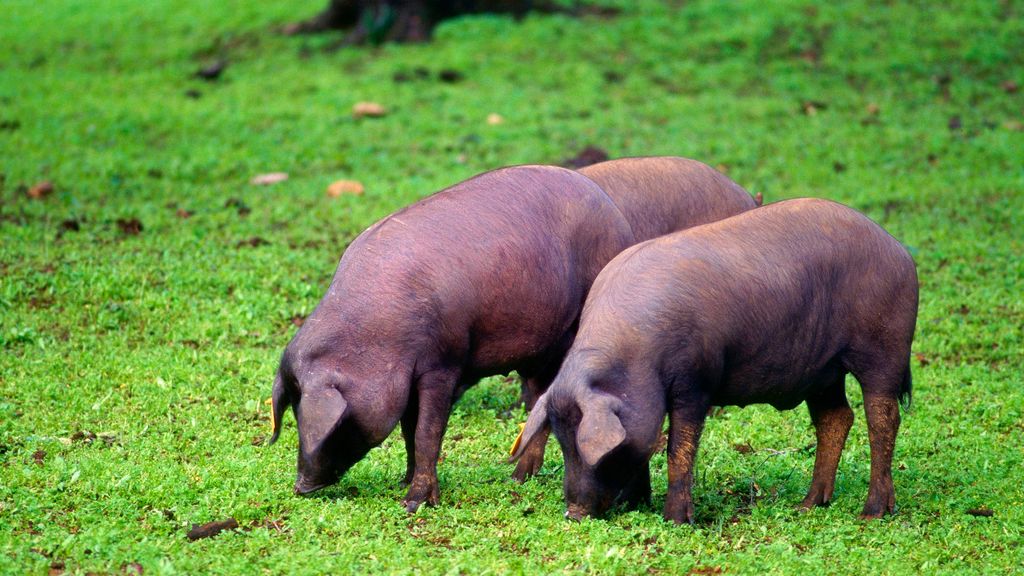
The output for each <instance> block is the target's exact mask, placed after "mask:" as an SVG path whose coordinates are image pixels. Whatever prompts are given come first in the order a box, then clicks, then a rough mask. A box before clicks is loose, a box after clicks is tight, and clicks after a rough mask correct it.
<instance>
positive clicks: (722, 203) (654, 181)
mask: <svg viewBox="0 0 1024 576" xmlns="http://www.w3.org/2000/svg"><path fill="white" fill-rule="evenodd" d="M578 172H579V173H580V174H583V175H584V176H586V177H587V178H590V179H591V180H593V181H594V182H597V184H598V186H600V187H601V188H603V189H604V191H605V192H607V193H608V195H609V196H611V197H612V200H614V201H615V205H616V206H618V208H619V210H620V211H621V212H622V215H623V216H625V217H626V221H627V222H629V226H630V228H631V229H632V230H633V236H634V237H636V241H637V242H642V241H644V240H650V239H651V238H657V237H658V236H662V235H664V234H668V233H670V232H676V231H678V230H685V229H687V228H692V227H694V226H699V225H701V224H708V223H710V222H716V221H718V220H721V219H723V218H728V217H730V216H735V215H736V214H739V213H740V212H744V211H747V210H750V209H751V208H754V207H756V206H757V203H756V202H755V200H754V199H753V198H751V197H750V194H748V193H747V191H746V190H744V189H743V188H741V187H740V185H739V184H736V183H735V182H733V181H732V180H730V179H729V178H727V177H726V176H725V175H723V174H722V173H721V172H718V171H717V170H715V169H714V168H712V167H710V166H708V165H707V164H704V163H702V162H698V161H696V160H690V159H688V158H678V157H675V156H647V157H641V158H621V159H618V160H609V161H607V162H601V163H599V164H592V165H590V166H587V167H585V168H581V169H579V170H578Z"/></svg>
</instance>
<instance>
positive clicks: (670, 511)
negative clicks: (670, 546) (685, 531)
mask: <svg viewBox="0 0 1024 576" xmlns="http://www.w3.org/2000/svg"><path fill="white" fill-rule="evenodd" d="M693 517H694V513H693V504H692V503H686V504H680V505H678V506H670V505H668V504H667V503H666V504H665V520H668V521H670V522H674V523H676V524H693Z"/></svg>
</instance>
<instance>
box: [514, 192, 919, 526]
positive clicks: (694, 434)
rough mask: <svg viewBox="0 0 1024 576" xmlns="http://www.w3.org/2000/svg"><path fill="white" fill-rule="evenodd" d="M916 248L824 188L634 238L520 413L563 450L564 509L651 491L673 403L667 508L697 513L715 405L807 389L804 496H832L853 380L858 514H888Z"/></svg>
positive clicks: (588, 511) (584, 511)
mask: <svg viewBox="0 0 1024 576" xmlns="http://www.w3.org/2000/svg"><path fill="white" fill-rule="evenodd" d="M917 299H918V284H917V273H916V271H915V267H914V262H913V260H912V259H911V257H910V255H909V254H908V253H907V251H906V250H905V249H904V248H903V246H902V245H901V244H900V243H899V242H898V241H896V239H894V238H893V237H892V236H890V235H889V234H887V233H886V232H885V231H884V230H882V228H880V227H879V226H878V225H877V224H875V223H874V222H872V221H871V220H869V219H868V218H866V217H865V216H863V215H861V214H860V213H858V212H856V211H854V210H852V209H850V208H847V207H845V206H842V205H840V204H836V203H833V202H829V201H826V200H815V199H800V200H790V201H785V202H778V203H775V204H769V205H767V206H764V207H762V208H757V209H755V210H751V211H748V212H745V213H743V214H740V215H738V216H734V217H732V218H728V219H726V220H722V221H719V222H715V223H712V224H707V225H704V226H698V227H696V228H691V229H689V230H685V231H683V232H677V233H674V234H670V235H668V236H663V237H661V238H658V239H655V240H651V241H648V242H644V243H641V244H639V245H637V246H634V247H632V248H630V249H628V250H626V251H624V252H623V253H622V254H620V255H619V256H617V257H616V258H615V259H614V260H612V262H610V263H609V264H608V266H607V267H605V269H604V270H603V271H602V272H601V274H600V275H599V276H598V277H597V280H596V281H595V282H594V286H593V288H592V289H591V292H590V296H589V297H588V299H587V302H586V305H585V306H584V309H583V313H582V316H581V319H580V327H579V331H578V333H577V336H576V340H575V342H574V344H573V346H572V348H571V349H570V351H569V352H568V354H567V355H566V358H565V361H564V363H563V364H562V368H561V370H560V371H559V374H558V376H557V377H556V378H555V381H554V382H553V383H552V384H551V386H550V388H549V389H548V391H547V392H546V393H545V394H544V395H543V396H541V397H540V399H539V400H538V401H537V404H536V406H535V408H534V410H533V412H532V413H531V414H530V417H529V419H528V420H527V425H526V430H525V432H524V441H525V442H529V441H530V438H531V436H532V435H533V434H535V433H537V431H539V430H541V429H542V428H543V427H544V426H545V423H550V426H551V428H552V430H553V431H554V433H555V436H556V437H557V438H558V441H559V443H560V444H561V446H562V452H563V455H564V457H565V483H564V488H565V499H566V503H567V512H566V515H567V516H569V517H571V518H579V517H581V516H583V515H592V514H600V513H602V512H604V511H605V510H607V509H608V508H609V507H610V506H611V505H612V504H613V503H615V502H616V500H619V501H624V502H626V503H636V502H640V501H643V500H646V499H647V498H649V495H650V480H649V468H648V466H649V460H650V457H651V455H652V452H653V451H654V447H655V445H656V444H657V440H658V437H659V433H660V431H661V424H662V422H663V420H664V418H665V415H666V414H668V419H669V441H668V471H669V472H668V473H669V480H668V495H667V498H666V501H665V510H664V514H665V518H666V519H668V520H672V521H674V522H677V523H681V522H693V518H694V509H693V502H692V499H691V487H692V485H693V462H694V457H695V456H696V453H697V444H698V442H699V440H700V434H701V430H702V428H703V425H704V418H705V415H706V414H707V410H708V408H709V407H710V406H723V405H738V406H745V405H748V404H754V403H767V404H771V405H772V406H774V407H776V408H777V409H780V410H781V409H789V408H793V407H795V406H797V405H798V404H799V403H801V402H807V406H808V408H809V410H810V414H811V421H812V422H813V424H814V427H815V431H816V435H817V452H816V456H815V463H814V474H813V478H812V480H811V486H810V490H809V491H808V492H807V496H806V498H804V500H803V503H802V504H801V506H802V507H803V508H811V507H813V506H817V505H825V504H828V503H829V501H830V500H831V498H832V490H833V486H834V484H835V475H836V469H837V467H838V465H839V456H840V453H841V451H842V448H843V445H844V444H845V442H846V437H847V434H848V432H849V430H850V426H851V424H852V422H853V412H852V411H851V410H850V406H849V404H848V403H847V400H846V392H845V387H844V381H845V375H846V374H847V373H850V374H853V376H854V377H855V378H856V379H857V381H858V382H859V383H860V386H861V390H862V391H863V394H864V411H865V414H866V417H867V426H868V437H869V440H870V446H871V479H870V487H869V490H868V497H867V503H866V504H865V505H864V509H863V513H862V515H863V516H864V517H866V518H875V517H879V516H881V515H883V514H885V513H887V512H892V511H893V509H894V506H895V492H894V490H893V481H892V456H893V446H894V444H895V440H896V431H897V429H898V428H899V423H900V413H899V407H898V400H902V401H904V402H905V403H907V404H909V402H910V392H911V379H910V364H909V362H910V344H911V341H912V339H913V336H914V325H915V322H916V319H917Z"/></svg>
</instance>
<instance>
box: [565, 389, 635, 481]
mask: <svg viewBox="0 0 1024 576" xmlns="http://www.w3.org/2000/svg"><path fill="white" fill-rule="evenodd" d="M620 405H621V402H620V401H619V400H618V399H617V398H615V397H613V396H610V395H607V394H592V395H590V396H588V397H587V398H586V400H584V401H583V402H580V411H581V412H583V418H582V419H581V420H580V427H579V429H578V430H577V431H576V445H577V447H578V448H579V451H580V455H581V456H583V461H584V462H586V463H587V465H588V466H597V464H598V463H599V462H600V461H601V460H602V459H603V458H604V457H605V456H607V455H608V454H609V453H610V452H611V451H612V450H614V449H616V448H618V447H619V445H621V444H622V443H623V442H624V441H625V440H626V429H625V428H623V427H622V422H621V421H620V420H619V417H618V415H617V414H615V411H616V410H617V409H618V407H619V406H620Z"/></svg>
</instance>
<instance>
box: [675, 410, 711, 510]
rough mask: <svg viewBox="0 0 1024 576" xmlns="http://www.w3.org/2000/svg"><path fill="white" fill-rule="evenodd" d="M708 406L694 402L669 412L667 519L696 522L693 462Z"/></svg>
mask: <svg viewBox="0 0 1024 576" xmlns="http://www.w3.org/2000/svg"><path fill="white" fill-rule="evenodd" d="M695 404H699V405H695ZM707 409H708V407H707V406H706V405H704V404H702V403H694V404H691V405H689V406H676V407H674V408H672V411H671V412H670V413H669V431H668V495H667V496H666V498H665V519H666V520H671V521H673V522H675V523H676V524H682V523H684V522H686V523H688V524H693V513H694V510H693V496H692V491H693V462H694V459H695V458H696V457H697V444H698V443H699V442H700V434H701V431H703V429H704V418H705V417H706V414H707Z"/></svg>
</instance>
